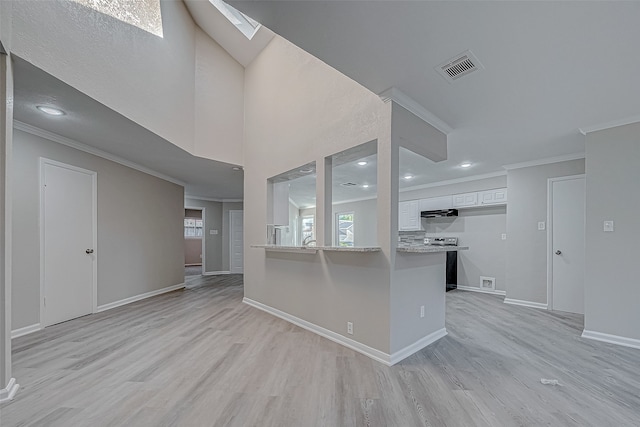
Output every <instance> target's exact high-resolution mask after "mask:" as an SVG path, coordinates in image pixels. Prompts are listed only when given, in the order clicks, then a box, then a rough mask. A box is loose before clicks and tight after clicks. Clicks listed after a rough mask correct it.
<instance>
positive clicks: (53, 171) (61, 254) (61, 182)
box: [41, 159, 96, 326]
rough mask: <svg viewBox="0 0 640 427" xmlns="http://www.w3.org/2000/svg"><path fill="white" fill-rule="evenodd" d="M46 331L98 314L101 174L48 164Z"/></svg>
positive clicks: (44, 226) (44, 251)
mask: <svg viewBox="0 0 640 427" xmlns="http://www.w3.org/2000/svg"><path fill="white" fill-rule="evenodd" d="M41 178H42V199H41V200H42V203H41V215H42V228H41V256H42V260H41V267H42V271H41V277H42V279H41V280H42V296H43V298H42V305H41V308H42V310H41V312H42V317H41V322H42V326H49V325H53V324H56V323H60V322H64V321H67V320H70V319H74V318H76V317H80V316H84V315H86V314H90V313H92V312H93V306H94V286H95V262H96V259H95V256H96V255H95V253H94V251H95V238H96V237H95V236H96V234H95V226H96V224H95V222H96V221H95V218H96V212H95V206H96V205H95V191H96V187H95V184H96V174H95V172H92V171H87V170H84V169H79V168H76V167H73V166H69V165H64V164H62V163H57V162H53V161H50V160H45V159H42V163H41Z"/></svg>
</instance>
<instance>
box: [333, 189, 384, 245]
mask: <svg viewBox="0 0 640 427" xmlns="http://www.w3.org/2000/svg"><path fill="white" fill-rule="evenodd" d="M339 212H353V213H354V222H353V228H354V245H355V246H378V215H377V199H369V200H360V201H357V202H348V203H339V204H334V205H333V211H332V224H333V227H332V228H333V245H334V246H337V242H336V214H337V213H339Z"/></svg>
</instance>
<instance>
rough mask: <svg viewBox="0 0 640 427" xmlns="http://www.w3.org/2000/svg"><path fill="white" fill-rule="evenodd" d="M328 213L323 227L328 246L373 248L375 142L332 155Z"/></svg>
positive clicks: (375, 206) (376, 159) (374, 238)
mask: <svg viewBox="0 0 640 427" xmlns="http://www.w3.org/2000/svg"><path fill="white" fill-rule="evenodd" d="M329 159H330V161H328V162H327V164H330V165H331V200H330V206H331V207H332V209H331V210H332V212H331V215H330V216H327V221H331V224H326V228H327V229H330V230H332V235H331V243H332V246H342V247H354V246H376V245H377V244H378V238H377V196H378V190H377V187H378V186H377V183H378V142H377V141H376V140H373V141H369V142H367V143H364V144H361V145H358V146H356V147H352V148H350V149H348V150H345V151H341V152H339V153H336V154H334V155H332V156H331V157H330V158H329Z"/></svg>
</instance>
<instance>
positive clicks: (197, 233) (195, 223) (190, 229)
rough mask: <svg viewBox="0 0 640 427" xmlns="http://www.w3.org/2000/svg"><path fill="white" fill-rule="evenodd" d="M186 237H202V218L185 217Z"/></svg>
mask: <svg viewBox="0 0 640 427" xmlns="http://www.w3.org/2000/svg"><path fill="white" fill-rule="evenodd" d="M184 237H193V238H198V237H202V220H201V219H200V218H185V219H184Z"/></svg>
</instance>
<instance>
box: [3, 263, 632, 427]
mask: <svg viewBox="0 0 640 427" xmlns="http://www.w3.org/2000/svg"><path fill="white" fill-rule="evenodd" d="M242 297H243V287H242V276H240V275H228V276H207V277H205V276H193V277H189V278H188V283H187V288H186V289H184V290H181V291H175V292H171V293H168V294H164V295H160V296H157V297H153V298H149V299H146V300H142V301H138V302H135V303H132V304H129V305H126V306H122V307H118V308H115V309H113V310H109V311H106V312H103V313H99V314H95V315H90V316H85V317H82V318H79V319H75V320H72V321H69V322H66V323H62V324H59V325H54V326H51V327H49V328H46V329H45V330H43V331H39V332H36V333H33V334H30V335H27V336H24V337H20V338H17V339H15V340H14V341H13V358H14V376H15V377H16V378H17V379H18V382H19V383H20V385H21V389H20V391H19V393H18V395H17V396H16V398H15V399H14V400H13V401H11V402H9V403H5V404H3V405H2V406H0V425H1V426H2V427H17V426H71V427H74V426H96V427H102V426H135V427H138V426H141V427H145V426H154V427H156V426H194V427H196V426H197V427H199V426H225V427H227V426H243V427H245V426H260V427H265V426H274V427H283V426H296V427H307V426H308V427H325V426H327V427H337V426H341V427H342V426H345V427H346V426H402V427H412V426H455V427H458V426H492V427H493V426H542V425H551V426H636V425H640V370H639V369H638V366H640V351H639V350H634V349H629V348H623V347H618V346H614V345H609V344H604V343H599V342H595V341H590V340H585V339H582V338H580V334H581V332H582V328H583V318H582V316H578V315H573V314H569V313H562V312H553V311H544V310H536V309H530V308H525V307H517V306H510V305H505V304H503V302H502V298H499V297H495V296H491V295H483V294H477V293H473V292H462V291H453V292H449V293H448V294H447V301H446V304H447V307H446V309H447V315H446V323H447V330H448V332H449V335H448V336H446V337H444V338H443V339H441V340H439V341H438V342H436V343H434V344H432V345H431V346H429V347H428V348H426V349H424V350H422V351H420V352H418V353H416V354H414V355H413V356H411V357H409V358H407V359H405V360H404V361H402V362H400V363H399V364H397V365H396V366H393V367H386V366H384V365H382V364H379V363H377V362H374V361H372V360H371V359H369V358H367V357H365V356H363V355H361V354H358V353H356V352H354V351H352V350H350V349H348V348H345V347H342V346H340V345H338V344H336V343H333V342H331V341H329V340H326V339H324V338H322V337H320V336H318V335H315V334H313V333H310V332H307V331H305V330H303V329H300V328H298V327H296V326H294V325H292V324H290V323H287V322H285V321H283V320H281V319H278V318H276V317H273V316H270V315H268V314H266V313H264V312H262V311H259V310H256V309H254V308H252V307H249V306H247V305H245V304H242ZM541 378H548V379H557V380H558V381H559V382H560V385H558V386H550V385H544V384H542V383H541V382H540V379H541Z"/></svg>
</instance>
